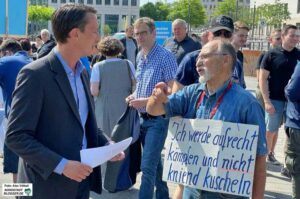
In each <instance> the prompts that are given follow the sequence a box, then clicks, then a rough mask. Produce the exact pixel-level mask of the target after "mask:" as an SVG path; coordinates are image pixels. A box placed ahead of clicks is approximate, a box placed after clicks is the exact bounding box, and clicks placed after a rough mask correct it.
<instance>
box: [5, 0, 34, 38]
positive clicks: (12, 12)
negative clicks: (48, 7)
mask: <svg viewBox="0 0 300 199" xmlns="http://www.w3.org/2000/svg"><path fill="white" fill-rule="evenodd" d="M27 6H28V2H27V0H0V36H2V37H25V36H27V23H28V21H27Z"/></svg>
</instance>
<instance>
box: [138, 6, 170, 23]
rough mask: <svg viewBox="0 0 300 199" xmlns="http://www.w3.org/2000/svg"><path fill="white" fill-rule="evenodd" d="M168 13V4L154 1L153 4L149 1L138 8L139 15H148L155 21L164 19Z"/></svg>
mask: <svg viewBox="0 0 300 199" xmlns="http://www.w3.org/2000/svg"><path fill="white" fill-rule="evenodd" d="M168 14H169V5H168V4H165V3H162V2H156V3H155V4H153V3H151V2H149V3H146V4H145V5H143V6H142V7H141V9H140V16H141V17H150V18H151V19H153V20H155V21H165V20H167V16H168Z"/></svg>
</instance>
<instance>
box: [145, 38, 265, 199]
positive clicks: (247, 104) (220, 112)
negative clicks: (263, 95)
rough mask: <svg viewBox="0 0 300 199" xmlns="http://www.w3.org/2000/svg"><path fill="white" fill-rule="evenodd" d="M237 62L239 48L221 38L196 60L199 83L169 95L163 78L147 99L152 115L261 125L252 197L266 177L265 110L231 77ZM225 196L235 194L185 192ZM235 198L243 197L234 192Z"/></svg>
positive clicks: (259, 192)
mask: <svg viewBox="0 0 300 199" xmlns="http://www.w3.org/2000/svg"><path fill="white" fill-rule="evenodd" d="M235 62H236V52H235V49H234V48H233V46H232V45H231V44H230V43H228V42H226V41H222V40H214V41H211V42H209V43H207V44H206V45H205V46H204V47H203V48H202V50H201V52H200V54H199V56H198V60H197V64H196V66H197V72H198V73H199V76H200V78H199V82H200V83H198V84H193V85H190V86H186V87H184V88H183V89H182V90H180V91H178V92H177V93H174V94H172V95H170V96H169V97H168V89H167V85H166V84H165V83H162V82H160V83H158V84H157V85H156V86H155V89H154V90H153V93H152V96H151V97H150V99H149V101H148V103H147V112H148V113H149V114H151V115H162V114H165V115H166V117H167V118H168V117H173V116H182V117H183V118H188V119H192V118H199V119H212V120H222V121H224V122H234V123H244V124H254V125H258V126H259V135H258V143H257V155H256V163H255V171H254V183H253V193H252V197H253V198H255V199H262V198H263V197H264V187H265V180H266V168H265V166H266V160H265V155H266V154H267V146H266V137H265V124H264V121H263V110H262V108H261V106H260V105H259V103H258V102H257V100H256V99H255V98H254V96H252V95H251V93H249V92H248V91H245V90H244V89H243V88H242V87H240V86H238V85H237V84H236V83H234V82H233V81H232V80H231V75H232V71H233V67H234V65H235ZM217 102H218V103H217ZM195 107H196V108H195ZM224 197H225V198H226V197H232V196H231V195H229V194H223V193H215V192H211V191H204V190H199V189H195V188H191V187H185V188H184V194H183V198H188V199H191V198H192V199H194V198H195V199H197V198H215V199H221V198H224ZM234 198H244V197H239V196H235V197H234Z"/></svg>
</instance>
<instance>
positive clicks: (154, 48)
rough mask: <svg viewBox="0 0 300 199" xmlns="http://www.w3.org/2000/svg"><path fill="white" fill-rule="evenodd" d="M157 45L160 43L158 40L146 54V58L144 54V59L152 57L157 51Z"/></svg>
mask: <svg viewBox="0 0 300 199" xmlns="http://www.w3.org/2000/svg"><path fill="white" fill-rule="evenodd" d="M157 45H158V44H157V42H155V43H154V45H153V47H152V48H151V50H150V51H149V53H148V55H147V56H146V58H145V57H144V55H143V56H142V60H145V59H149V58H150V57H152V56H154V54H155V52H156V48H157Z"/></svg>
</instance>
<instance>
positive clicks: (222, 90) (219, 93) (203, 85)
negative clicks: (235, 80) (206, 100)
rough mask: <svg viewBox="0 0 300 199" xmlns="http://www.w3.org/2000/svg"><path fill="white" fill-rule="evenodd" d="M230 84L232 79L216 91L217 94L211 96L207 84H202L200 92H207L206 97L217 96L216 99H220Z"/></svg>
mask: <svg viewBox="0 0 300 199" xmlns="http://www.w3.org/2000/svg"><path fill="white" fill-rule="evenodd" d="M229 82H230V79H228V80H227V81H226V82H225V83H224V84H223V85H222V86H221V87H219V88H218V89H217V90H216V92H215V93H213V94H211V95H210V94H209V92H208V90H207V87H206V83H204V84H201V85H200V86H199V88H198V89H199V90H200V91H203V90H204V91H205V95H206V96H207V97H210V96H214V95H215V96H216V98H217V99H218V98H219V97H220V96H221V95H222V93H223V92H224V91H225V89H226V88H227V86H228V84H229Z"/></svg>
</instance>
